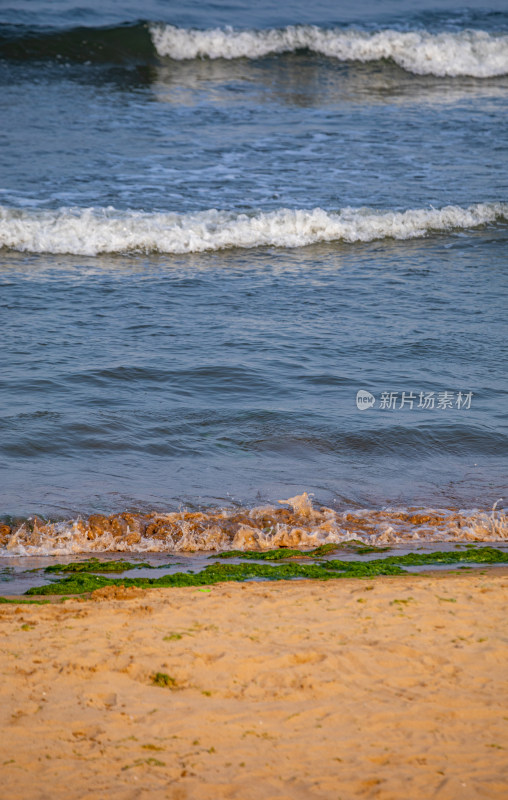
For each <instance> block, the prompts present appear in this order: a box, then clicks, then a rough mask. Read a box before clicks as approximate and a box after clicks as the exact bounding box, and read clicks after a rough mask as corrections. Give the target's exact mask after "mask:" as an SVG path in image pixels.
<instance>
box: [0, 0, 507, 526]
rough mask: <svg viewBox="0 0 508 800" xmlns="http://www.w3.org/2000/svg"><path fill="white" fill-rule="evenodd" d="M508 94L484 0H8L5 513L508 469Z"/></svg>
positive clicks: (0, 235)
mask: <svg viewBox="0 0 508 800" xmlns="http://www.w3.org/2000/svg"><path fill="white" fill-rule="evenodd" d="M140 16H142V18H140ZM287 26H295V27H289V28H288V27H287ZM408 37H409V38H408ZM380 48H381V49H380ZM507 110H508V11H507V9H506V4H505V3H501V2H496V1H495V0H486V2H478V0H477V1H476V2H469V3H468V5H467V7H465V6H464V5H463V4H462V3H459V2H456V1H455V0H448V1H447V2H440V3H437V2H432V0H424V2H422V3H419V4H418V8H417V9H416V10H412V9H411V8H409V6H408V4H407V3H402V2H397V1H396V0H379V1H378V2H374V0H369V1H366V2H360V3H358V2H356V3H352V2H345V3H336V2H331V0H321V1H320V2H316V3H313V4H308V3H303V2H293V3H289V4H280V3H275V2H268V0H264V1H263V2H261V3H257V4H252V3H247V2H245V0H238V1H237V2H229V3H227V2H224V3H220V4H216V3H211V2H200V3H197V2H188V3H185V4H183V3H171V2H163V1H162V0H151V1H150V2H147V3H145V4H144V5H143V7H142V10H140V6H139V4H137V3H133V2H126V3H121V4H118V3H113V2H110V1H109V0H105V1H104V2H101V3H98V2H93V1H92V0H85V2H79V3H78V2H73V1H72V0H61V2H42V0H30V1H29V0H25V2H20V1H18V2H16V3H12V4H11V5H10V6H9V4H7V3H4V4H2V7H1V8H0V117H1V119H2V123H1V130H0V206H1V208H0V309H1V320H0V361H1V370H0V403H1V417H0V469H1V472H2V475H1V479H0V486H1V494H2V497H1V502H0V515H3V517H4V518H5V519H7V521H9V519H10V518H17V519H22V518H25V517H29V516H31V515H33V514H39V515H41V516H42V517H45V518H50V519H74V518H76V517H78V516H80V515H81V516H86V515H88V514H91V513H94V512H102V513H107V514H109V513H113V512H118V511H124V510H133V509H138V510H148V509H159V510H172V509H178V508H191V509H206V508H208V507H228V506H247V507H252V506H253V505H256V504H257V505H259V504H261V503H276V502H277V501H278V500H279V499H283V498H287V497H290V496H293V495H297V494H300V493H302V492H304V491H307V492H310V493H313V494H314V498H315V499H314V502H315V503H317V504H319V503H325V504H326V505H330V506H332V507H334V508H337V509H347V508H367V509H382V508H385V507H386V506H421V507H423V508H436V507H439V508H446V509H454V508H462V509H475V508H479V509H489V508H491V507H492V505H493V504H494V503H495V502H496V501H498V500H499V498H503V497H504V498H507V497H508V495H507V494H506V466H507V458H506V457H507V444H508V428H507V417H508V413H507V397H508V386H507V381H506V363H507V355H508V344H507V324H506V318H507V317H506V297H507V284H508V274H507V256H508V125H507ZM360 390H365V391H366V392H369V393H370V394H371V395H372V398H373V401H372V402H373V404H372V405H371V406H370V407H367V408H363V409H362V408H358V407H357V403H356V397H357V392H358V391H360ZM387 406H388V407H387ZM501 505H502V504H501Z"/></svg>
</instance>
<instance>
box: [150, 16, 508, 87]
mask: <svg viewBox="0 0 508 800" xmlns="http://www.w3.org/2000/svg"><path fill="white" fill-rule="evenodd" d="M150 33H151V36H152V40H153V43H154V46H155V48H156V50H157V53H158V54H159V55H160V56H169V57H170V58H173V59H176V60H185V59H193V58H226V59H234V58H261V57H263V56H267V55H269V54H272V53H287V52H293V51H295V50H301V49H308V50H311V51H313V52H315V53H320V54H321V55H325V56H328V57H330V58H337V59H339V60H340V61H362V62H366V61H379V60H380V59H391V60H392V61H395V63H396V64H398V65H399V66H400V67H402V68H403V69H405V70H407V71H408V72H412V73H415V74H417V75H437V76H448V77H453V76H458V75H468V76H472V77H475V78H490V77H493V76H496V75H506V74H507V73H508V36H507V35H501V34H499V35H495V36H494V35H491V34H489V33H487V32H486V31H473V30H465V31H460V32H457V33H450V32H448V33H436V34H433V33H428V32H427V31H409V32H406V31H397V30H380V31H376V32H368V31H361V30H354V29H337V28H335V29H326V28H319V27H317V26H314V25H290V26H288V27H286V28H280V29H274V28H272V29H268V30H250V31H248V30H247V31H239V30H234V29H233V28H225V29H221V28H214V29H209V30H192V29H186V28H177V27H174V26H173V25H151V26H150Z"/></svg>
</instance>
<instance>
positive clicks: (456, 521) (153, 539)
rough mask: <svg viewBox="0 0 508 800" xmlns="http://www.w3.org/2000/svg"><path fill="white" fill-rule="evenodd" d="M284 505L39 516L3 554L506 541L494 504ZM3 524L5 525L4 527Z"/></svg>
mask: <svg viewBox="0 0 508 800" xmlns="http://www.w3.org/2000/svg"><path fill="white" fill-rule="evenodd" d="M280 504H281V505H282V504H284V505H289V506H290V507H291V510H288V509H280V508H276V507H273V506H264V507H258V508H253V509H250V510H249V509H242V510H238V509H236V510H233V511H227V510H218V511H210V512H188V511H179V512H170V513H166V514H128V513H127V514H119V515H112V516H110V517H104V516H101V515H95V516H92V517H89V518H88V519H87V520H83V519H78V520H69V521H68V522H58V523H44V522H42V521H41V520H32V521H31V522H28V521H27V522H25V523H23V524H21V525H19V526H13V528H12V529H9V530H8V532H6V531H5V530H4V531H0V556H2V557H3V558H4V557H10V556H45V555H46V556H47V555H51V556H57V555H58V556H61V555H74V554H78V553H99V552H112V553H113V552H117V553H118V552H125V553H164V552H179V553H185V552H196V551H201V552H210V551H217V550H259V551H266V550H272V549H276V548H279V547H290V548H313V547H319V546H321V545H324V544H341V543H347V542H351V541H361V542H363V543H364V544H368V545H392V544H403V545H405V544H408V545H411V544H422V543H424V542H428V543H437V542H465V543H467V542H506V541H508V515H507V512H506V509H499V508H496V506H497V504H496V505H495V506H494V508H493V509H492V510H491V511H478V510H473V509H471V510H462V511H451V510H443V509H440V510H439V509H437V510H436V509H419V510H410V509H385V510H382V511H378V510H370V509H363V510H349V511H342V512H338V511H334V510H333V509H330V508H326V507H321V508H314V507H313V505H312V502H311V500H310V498H309V496H308V494H307V493H306V492H304V493H303V494H302V495H296V496H295V497H291V498H289V499H288V500H281V501H280ZM2 527H3V528H4V529H5V528H6V526H2Z"/></svg>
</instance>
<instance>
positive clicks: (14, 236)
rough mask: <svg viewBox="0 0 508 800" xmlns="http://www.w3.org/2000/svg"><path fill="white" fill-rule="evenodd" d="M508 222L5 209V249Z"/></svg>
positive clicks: (211, 246) (172, 249)
mask: <svg viewBox="0 0 508 800" xmlns="http://www.w3.org/2000/svg"><path fill="white" fill-rule="evenodd" d="M496 221H504V222H506V221H508V203H477V204H475V205H471V206H469V207H468V208H461V207H460V206H446V207H444V208H442V209H433V208H432V209H409V210H408V211H404V212H401V211H376V210H369V209H354V208H344V209H342V210H340V211H337V212H332V211H324V210H323V209H321V208H315V209H312V210H305V209H301V210H298V209H297V210H293V209H287V208H281V209H278V210H277V211H271V212H261V211H260V212H257V213H255V214H253V215H250V216H249V215H247V214H238V213H236V214H235V213H232V212H226V211H217V210H215V209H212V210H209V211H202V212H198V213H195V214H176V213H158V212H152V213H150V212H143V211H117V210H115V209H114V208H61V209H57V210H33V209H30V210H26V209H16V208H8V207H5V206H0V247H6V248H9V249H11V250H18V251H21V252H30V253H68V254H74V255H85V256H95V255H99V254H101V253H126V252H140V253H152V252H153V253H176V254H180V253H200V252H204V251H207V250H223V249H226V248H232V247H239V248H253V247H263V246H274V247H305V246H306V245H310V244H316V243H319V242H333V241H344V242H371V241H374V240H375V239H385V238H394V239H415V238H419V237H422V236H425V235H427V234H429V233H432V232H445V231H450V230H454V229H468V228H476V227H478V226H481V225H485V224H488V223H493V222H496Z"/></svg>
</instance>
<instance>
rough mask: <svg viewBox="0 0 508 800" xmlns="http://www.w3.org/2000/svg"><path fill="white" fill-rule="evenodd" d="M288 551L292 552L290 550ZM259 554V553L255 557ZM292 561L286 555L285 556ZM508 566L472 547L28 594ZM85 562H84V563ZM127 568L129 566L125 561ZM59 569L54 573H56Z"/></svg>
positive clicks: (72, 580) (229, 568)
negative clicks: (476, 565) (465, 565)
mask: <svg viewBox="0 0 508 800" xmlns="http://www.w3.org/2000/svg"><path fill="white" fill-rule="evenodd" d="M285 552H286V553H287V551H285ZM256 555H259V554H256ZM286 557H287V556H286ZM461 562H462V563H463V562H469V563H471V562H474V563H479V564H504V563H508V553H506V552H503V551H502V550H497V549H496V548H494V547H476V548H468V549H467V550H464V551H462V552H457V551H449V552H447V551H439V552H435V553H408V554H407V555H404V556H386V557H384V558H378V559H371V560H370V561H340V560H336V559H333V560H331V561H322V562H321V563H320V564H297V563H294V562H293V563H289V564H288V563H286V564H280V565H277V566H274V565H272V564H221V563H220V562H216V563H215V564H210V565H209V566H207V567H205V568H204V569H203V570H201V571H200V572H197V573H192V574H189V573H188V572H176V573H173V574H171V575H163V576H162V577H160V578H106V577H103V576H102V575H92V574H89V573H86V572H78V573H71V574H69V575H67V576H66V577H64V578H62V579H60V580H59V581H55V582H54V583H51V584H49V585H47V586H41V587H32V588H31V589H28V591H27V592H26V593H25V594H27V595H50V594H62V595H65V594H84V593H86V592H92V591H94V590H95V589H101V588H103V587H105V586H137V587H140V588H144V589H156V588H169V587H182V586H210V585H212V584H215V583H222V582H227V581H248V580H256V579H257V580H292V579H295V578H307V579H313V580H331V579H334V578H373V577H375V576H377V575H403V574H407V572H406V570H405V569H404V567H411V566H418V567H422V566H433V565H435V564H451V565H454V564H460V563H461ZM82 563H84V562H82ZM122 563H123V564H124V563H125V562H122ZM54 571H55V570H54Z"/></svg>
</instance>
